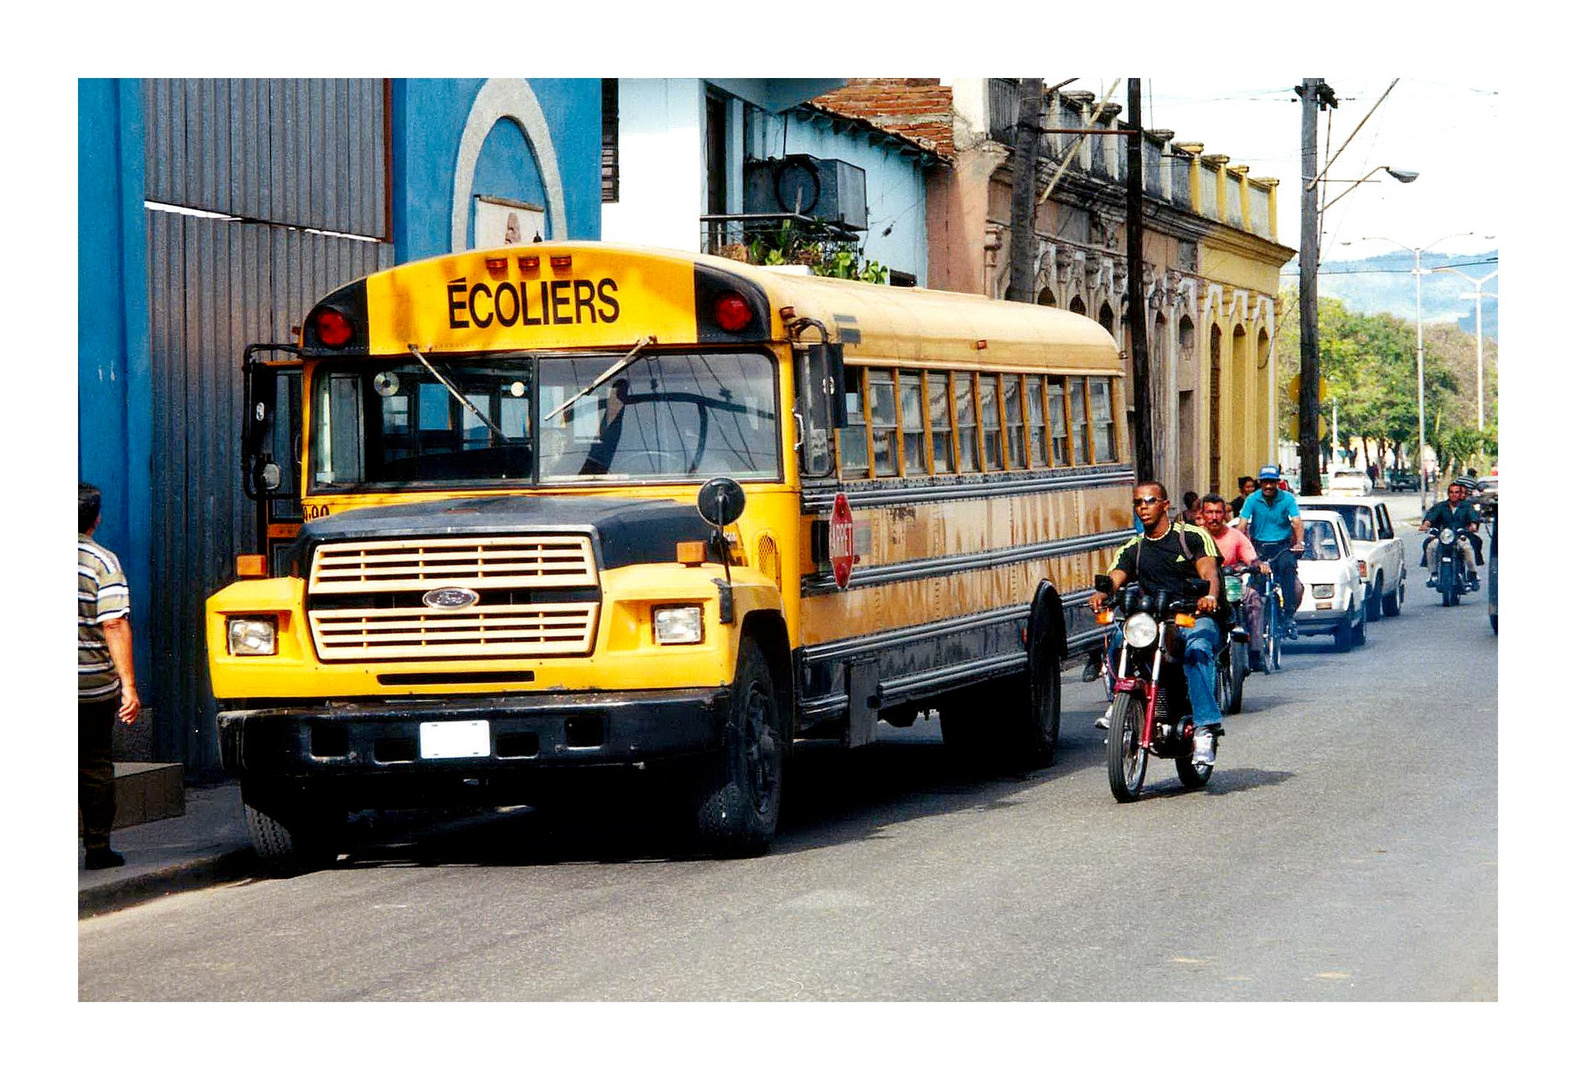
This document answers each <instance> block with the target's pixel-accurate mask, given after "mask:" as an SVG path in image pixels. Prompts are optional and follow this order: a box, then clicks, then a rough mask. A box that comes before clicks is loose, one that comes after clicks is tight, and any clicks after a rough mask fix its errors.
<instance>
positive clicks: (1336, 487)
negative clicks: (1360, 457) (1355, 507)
mask: <svg viewBox="0 0 1576 1080" xmlns="http://www.w3.org/2000/svg"><path fill="white" fill-rule="evenodd" d="M1373 489H1374V482H1373V481H1372V480H1370V479H1368V474H1367V473H1365V472H1363V471H1362V470H1361V469H1336V470H1335V475H1334V476H1332V477H1330V484H1329V487H1328V488H1326V489H1325V490H1327V491H1328V492H1329V493H1330V494H1331V495H1367V494H1368V493H1370V492H1371V491H1373ZM1301 501H1302V500H1300V499H1299V500H1298V502H1301Z"/></svg>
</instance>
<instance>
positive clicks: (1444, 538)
mask: <svg viewBox="0 0 1576 1080" xmlns="http://www.w3.org/2000/svg"><path fill="white" fill-rule="evenodd" d="M1439 542H1440V543H1441V544H1454V543H1455V542H1456V530H1454V529H1440V530H1439Z"/></svg>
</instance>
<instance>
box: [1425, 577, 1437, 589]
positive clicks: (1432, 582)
mask: <svg viewBox="0 0 1576 1080" xmlns="http://www.w3.org/2000/svg"><path fill="white" fill-rule="evenodd" d="M1427 587H1428V588H1430V589H1437V588H1439V578H1438V577H1437V576H1434V575H1430V576H1429V579H1428V585H1427Z"/></svg>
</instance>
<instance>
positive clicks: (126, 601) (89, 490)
mask: <svg viewBox="0 0 1576 1080" xmlns="http://www.w3.org/2000/svg"><path fill="white" fill-rule="evenodd" d="M100 500H101V497H100V495H99V490H98V488H96V487H94V486H93V485H92V484H83V483H78V484H77V807H78V808H79V809H80V810H81V812H82V844H83V847H85V848H86V849H87V855H86V858H85V861H84V865H85V866H86V867H87V869H89V870H102V869H106V868H108V867H111V866H121V865H123V864H124V863H125V861H126V860H125V858H124V857H123V856H122V855H121V854H120V853H119V852H117V851H114V850H112V849H111V848H110V846H109V831H110V827H111V826H112V825H113V824H114V822H115V766H114V764H113V760H112V757H111V755H112V749H111V746H112V742H113V736H114V730H115V721H116V719H119V720H120V722H121V723H123V724H130V723H133V722H134V721H135V720H136V719H137V713H138V712H139V711H140V710H141V708H142V701H141V699H139V698H138V697H137V679H136V675H135V674H134V672H133V671H132V666H131V593H130V592H129V591H128V590H127V588H126V575H125V574H124V573H122V572H121V569H120V560H119V559H117V558H115V555H114V553H113V552H111V551H110V550H109V549H108V548H106V547H104V546H103V545H101V544H96V543H94V542H93V530H94V529H96V528H98V524H99V504H100Z"/></svg>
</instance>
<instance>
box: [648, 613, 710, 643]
mask: <svg viewBox="0 0 1576 1080" xmlns="http://www.w3.org/2000/svg"><path fill="white" fill-rule="evenodd" d="M702 625H703V623H702V622H701V617H700V606H699V605H698V604H686V605H685V606H683V607H669V608H657V610H656V611H654V612H652V615H651V629H652V633H653V636H654V637H655V638H656V639H657V644H658V645H694V644H696V643H698V642H699V641H700V639H701V627H702Z"/></svg>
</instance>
